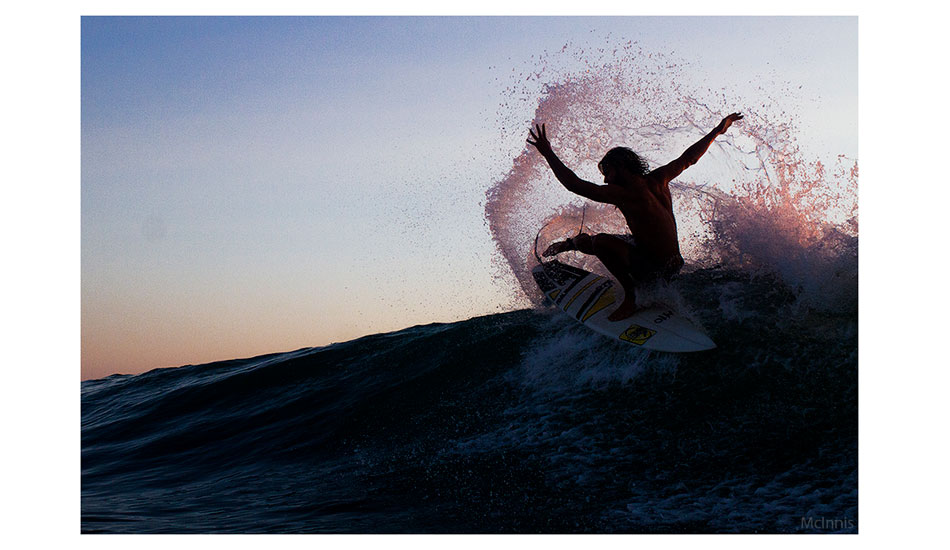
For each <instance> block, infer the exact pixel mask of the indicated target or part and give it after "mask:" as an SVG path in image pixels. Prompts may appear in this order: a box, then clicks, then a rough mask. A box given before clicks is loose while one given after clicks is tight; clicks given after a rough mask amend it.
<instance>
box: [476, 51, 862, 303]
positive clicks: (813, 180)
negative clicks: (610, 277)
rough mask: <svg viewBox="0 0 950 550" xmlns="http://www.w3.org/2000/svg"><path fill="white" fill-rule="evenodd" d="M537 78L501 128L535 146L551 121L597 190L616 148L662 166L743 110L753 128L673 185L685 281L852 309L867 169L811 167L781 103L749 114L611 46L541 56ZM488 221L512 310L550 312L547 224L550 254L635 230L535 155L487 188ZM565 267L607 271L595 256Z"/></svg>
mask: <svg viewBox="0 0 950 550" xmlns="http://www.w3.org/2000/svg"><path fill="white" fill-rule="evenodd" d="M539 67H540V69H538V70H536V71H533V72H530V73H529V74H521V75H518V76H519V80H518V81H517V82H516V83H513V84H512V85H511V86H509V87H508V89H507V90H506V92H507V93H508V94H509V95H510V97H511V101H510V102H508V103H506V104H505V105H503V106H502V108H501V109H500V110H499V113H498V117H499V119H500V121H499V127H500V128H502V132H506V133H511V132H514V133H519V132H520V133H522V134H524V135H525V136H527V131H528V129H529V128H530V127H531V125H532V124H534V123H538V124H540V123H542V122H543V123H545V124H546V126H547V129H548V136H549V138H550V139H551V141H552V144H553V146H554V149H555V151H556V152H557V153H558V155H559V157H560V158H561V159H562V160H563V161H564V162H565V164H567V165H568V166H569V167H571V168H572V169H574V170H575V172H576V173H577V174H578V175H579V176H580V177H581V178H583V179H587V180H589V181H595V182H599V181H600V179H599V178H600V176H599V174H598V173H597V171H596V165H597V162H598V161H599V160H600V159H601V158H602V157H603V155H604V154H605V153H606V152H607V151H608V150H609V149H610V148H612V147H615V146H621V145H623V146H628V147H631V148H632V149H634V150H635V151H637V152H638V153H639V154H640V155H641V156H642V157H643V158H645V159H646V160H647V161H648V163H649V165H650V167H651V168H656V167H658V166H661V165H663V164H666V163H668V162H670V161H672V160H674V159H675V158H677V157H678V156H679V155H680V154H681V153H682V152H683V151H684V150H685V149H686V148H687V147H689V146H690V145H692V144H693V143H694V142H696V141H697V140H699V139H700V138H701V137H702V136H704V135H705V134H706V133H708V132H709V131H710V130H711V129H712V128H713V127H714V126H715V125H716V124H718V122H719V121H720V120H721V118H722V117H723V116H724V115H725V114H728V113H730V112H734V111H741V112H742V113H743V114H744V115H745V118H744V120H742V121H741V122H739V123H737V124H735V125H733V126H732V128H730V129H729V131H728V132H727V134H725V135H722V136H719V137H718V138H717V139H716V141H715V142H714V143H713V145H712V146H711V147H710V149H709V151H708V152H707V153H706V155H705V156H704V157H703V158H702V159H701V160H700V161H699V163H698V164H696V165H694V166H692V167H690V168H689V169H688V170H687V171H686V172H684V173H683V174H681V175H680V176H679V177H678V178H677V179H676V180H674V181H673V182H672V183H671V186H670V187H671V193H672V195H673V205H674V213H675V215H676V219H677V224H678V230H679V237H680V247H681V250H682V253H683V256H684V258H685V260H686V262H687V267H686V271H689V270H695V269H697V268H709V267H714V266H721V267H724V268H733V269H741V270H744V271H751V272H754V273H763V272H768V273H774V274H778V275H779V276H780V277H781V278H782V280H783V281H784V282H785V283H786V284H787V285H788V286H789V287H791V288H793V289H795V290H796V291H797V292H798V297H799V301H800V303H801V304H802V305H803V306H805V307H807V308H810V309H815V308H817V309H822V308H827V309H831V310H833V311H837V312H850V311H853V310H855V309H856V307H857V236H858V200H857V178H858V165H857V161H856V160H855V159H852V158H848V157H846V156H844V155H838V156H837V158H836V160H835V161H834V164H833V165H832V166H826V164H825V163H823V162H822V161H821V160H817V159H816V160H812V159H808V158H805V155H804V154H803V153H802V151H801V149H800V147H799V146H798V145H797V135H796V125H795V120H794V117H793V116H792V115H790V114H788V113H787V112H786V111H785V110H784V108H783V107H782V98H781V97H778V98H774V99H773V100H771V101H769V102H758V103H756V104H753V105H744V104H743V103H742V102H743V99H742V98H741V97H739V96H738V94H735V93H729V94H727V93H726V92H725V91H724V90H723V89H719V90H714V89H709V88H701V87H690V86H688V85H687V84H685V83H686V82H688V78H685V76H686V75H687V72H688V70H689V67H688V65H687V64H686V63H685V62H683V61H681V60H677V59H675V58H674V57H673V56H672V55H666V54H659V53H656V52H646V51H644V50H643V49H642V48H641V47H640V46H639V45H638V44H637V43H636V42H632V41H629V42H625V43H622V44H611V39H610V37H607V38H606V41H605V44H603V45H601V47H597V46H590V45H589V44H588V45H585V46H577V45H574V44H567V45H565V46H564V48H562V49H561V50H560V51H558V52H555V53H553V54H550V53H546V54H544V55H543V56H541V58H540V60H539ZM758 91H759V92H761V89H760V90H758ZM532 100H536V101H537V102H538V104H537V108H536V109H535V112H534V116H533V119H532V120H523V116H522V115H520V114H519V111H518V109H517V108H516V106H517V105H518V104H519V103H520V102H524V101H532ZM485 212H486V218H487V220H488V225H489V228H490V230H491V232H492V236H493V238H494V240H495V243H496V245H497V249H498V252H499V254H498V256H497V257H496V258H495V263H496V265H495V269H496V272H497V274H498V275H497V277H498V278H500V279H504V280H505V282H506V283H507V284H508V285H509V286H510V288H512V289H513V291H512V293H511V294H512V299H511V301H512V304H513V305H528V304H530V305H540V304H541V303H543V296H542V295H541V294H540V292H538V291H537V289H536V286H535V284H534V282H533V280H532V277H531V269H532V267H534V266H535V265H537V260H536V259H535V256H534V250H533V245H534V242H535V237H536V236H537V235H538V231H539V229H541V228H542V226H543V227H544V230H543V231H542V232H541V234H540V238H539V241H540V243H542V244H541V248H542V249H543V246H544V245H545V244H546V243H549V242H551V241H552V240H555V239H559V238H564V237H566V236H571V235H573V234H576V233H577V232H578V231H579V230H580V229H581V227H582V225H583V229H584V231H585V232H588V233H597V232H606V233H624V232H628V229H627V228H626V225H625V223H624V221H623V218H622V216H621V215H620V213H619V212H618V211H617V210H616V208H615V207H613V206H610V205H603V204H597V203H592V202H590V201H585V200H584V199H582V198H580V197H577V196H575V195H572V194H570V193H569V192H568V191H566V190H564V189H563V188H562V187H561V185H560V184H559V183H558V182H557V180H556V179H555V178H554V176H553V174H551V172H550V169H549V168H548V166H547V163H546V162H545V161H544V159H543V158H542V157H541V155H539V154H537V152H536V151H534V150H533V149H532V148H530V147H528V146H525V148H524V149H523V150H522V151H521V152H520V153H519V154H518V155H517V156H516V157H515V158H514V159H513V160H512V164H511V168H510V170H509V171H508V172H507V173H506V174H505V175H504V177H502V178H501V179H500V180H499V181H497V182H496V183H495V184H494V185H493V186H492V187H491V189H489V190H488V192H487V201H486V207H485ZM567 257H568V258H569V259H568V261H569V262H571V263H574V264H576V265H581V266H583V267H586V268H588V269H591V270H595V271H600V272H601V273H605V272H604V270H603V268H602V267H601V266H600V264H599V262H597V261H596V260H592V259H591V258H589V257H584V256H583V255H580V254H578V253H568V255H567ZM512 276H513V279H512Z"/></svg>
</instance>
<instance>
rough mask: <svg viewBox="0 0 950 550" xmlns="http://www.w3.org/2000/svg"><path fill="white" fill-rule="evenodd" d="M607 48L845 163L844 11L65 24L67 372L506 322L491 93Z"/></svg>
mask: <svg viewBox="0 0 950 550" xmlns="http://www.w3.org/2000/svg"><path fill="white" fill-rule="evenodd" d="M607 34H610V35H611V37H612V38H611V39H610V40H615V41H616V42H617V43H623V42H627V41H628V40H637V41H639V43H640V45H641V46H642V47H643V49H644V50H646V51H657V52H675V54H676V55H677V56H679V57H680V58H682V59H684V60H686V61H687V62H688V63H689V64H690V74H691V76H692V77H693V78H695V79H696V82H699V83H702V84H705V85H707V86H710V87H715V88H719V87H720V86H724V87H730V86H731V87H733V88H739V87H743V86H744V87H747V88H749V89H753V88H761V87H763V86H764V87H765V88H766V90H767V91H769V87H772V88H774V89H773V90H771V92H773V93H784V94H786V95H785V97H787V98H788V101H789V105H788V110H789V112H790V113H792V114H794V116H795V117H796V119H797V120H798V122H799V124H800V131H801V133H802V134H804V135H808V136H809V139H808V140H807V142H806V143H803V145H802V147H803V150H804V151H805V152H806V153H807V154H810V155H812V156H813V157H817V158H822V159H825V160H827V159H832V158H834V156H835V155H837V154H845V155H848V156H851V157H855V158H856V157H857V137H856V136H857V82H858V81H857V69H858V64H857V51H858V50H857V48H858V24H857V19H856V18H798V17H781V18H779V17H770V18H746V17H739V18H720V17H717V18H699V17H679V18H619V17H613V18H587V17H585V18H507V17H495V18H326V17H324V18H95V17H93V18H89V17H85V18H83V19H82V47H81V49H82V86H81V88H82V89H81V91H82V99H81V104H82V185H81V201H82V202H81V247H82V250H81V254H82V266H81V273H82V280H81V296H82V298H81V299H82V312H81V323H82V336H81V340H82V378H83V379H88V378H99V377H102V376H106V375H109V374H112V373H138V372H143V371H145V370H149V369H151V368H155V367H163V366H178V365H183V364H189V363H193V364H194V363H204V362H209V361H215V360H223V359H232V358H238V357H248V356H252V355H258V354H263V353H271V352H279V351H288V350H292V349H297V348H301V347H307V346H320V345H325V344H328V343H331V342H335V341H344V340H349V339H352V338H355V337H358V336H361V335H365V334H371V333H378V332H385V331H390V330H396V329H400V328H404V327H407V326H411V325H414V324H420V323H430V322H436V321H438V322H447V321H455V320H460V319H465V318H468V317H472V316H475V315H480V314H486V313H494V312H498V311H503V310H505V309H507V308H508V307H509V306H508V304H510V303H511V289H509V288H506V287H502V286H500V285H498V284H497V283H496V282H495V281H494V280H493V275H494V272H493V268H492V265H491V259H492V256H493V251H494V244H493V242H492V239H491V235H490V233H489V231H488V228H487V225H486V223H485V220H484V202H485V191H486V190H487V189H488V188H490V187H491V185H492V184H493V183H494V182H495V181H496V180H497V179H499V178H500V177H501V176H503V175H504V174H505V173H506V172H507V171H508V169H510V161H511V159H513V158H514V157H516V156H517V155H518V154H519V153H520V152H521V150H522V149H523V148H524V146H525V145H524V141H523V137H521V136H519V137H517V138H511V137H506V136H509V134H510V132H503V131H502V130H501V129H500V128H499V127H498V125H499V117H498V113H499V109H500V105H502V104H503V103H504V102H506V101H507V100H508V99H510V98H509V96H506V92H505V89H506V87H507V86H509V85H510V84H511V83H512V80H511V79H512V75H513V74H515V75H517V74H518V73H519V72H521V71H524V70H529V69H531V68H532V63H534V62H535V61H533V59H532V56H534V59H537V57H538V55H539V54H540V53H541V52H544V51H548V52H555V51H558V50H560V49H561V48H562V47H563V46H564V45H565V44H566V43H567V42H569V41H573V42H575V43H578V42H579V43H584V42H585V41H592V43H600V42H599V41H602V40H603V39H604V38H603V37H604V36H606V35H607ZM789 86H791V90H793V91H791V92H787V91H785V92H783V91H782V90H785V89H786V88H788V87H789ZM536 105H537V103H536V102H534V103H532V102H530V101H528V102H526V103H525V104H524V105H523V107H515V109H518V108H523V113H522V114H523V117H524V120H525V121H526V122H527V121H528V120H530V117H531V114H532V113H533V110H534V107H535V106H536ZM751 108H754V106H751V105H736V110H748V109H751ZM506 113H507V114H508V115H510V114H511V112H510V110H509V111H506ZM515 118H517V117H515ZM526 133H527V126H525V134H526Z"/></svg>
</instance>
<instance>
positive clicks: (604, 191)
mask: <svg viewBox="0 0 950 550" xmlns="http://www.w3.org/2000/svg"><path fill="white" fill-rule="evenodd" d="M530 134H531V138H530V139H528V143H529V144H531V145H534V147H535V148H536V149H537V150H538V152H539V153H541V156H543V157H544V160H546V161H548V166H550V167H551V171H552V172H554V177H556V178H557V180H558V181H559V182H561V185H563V186H564V188H565V189H567V190H568V191H570V192H571V193H575V194H577V195H580V196H582V197H586V198H588V199H590V200H592V201H597V202H606V203H610V204H616V201H617V200H618V198H619V197H617V193H616V190H615V189H614V188H612V187H610V186H609V185H597V184H594V183H591V182H589V181H585V180H582V179H581V178H579V177H577V174H575V173H574V171H573V170H571V169H570V168H568V167H567V166H565V165H564V163H563V162H561V159H559V158H557V155H555V154H554V151H553V150H552V149H551V142H549V141H548V136H547V129H546V128H545V127H544V125H543V124H541V125H535V129H534V130H531V131H530ZM532 140H533V141H532Z"/></svg>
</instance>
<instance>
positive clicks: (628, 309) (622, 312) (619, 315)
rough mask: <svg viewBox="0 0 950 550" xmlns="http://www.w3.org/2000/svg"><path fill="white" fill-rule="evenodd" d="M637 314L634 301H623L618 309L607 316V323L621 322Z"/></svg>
mask: <svg viewBox="0 0 950 550" xmlns="http://www.w3.org/2000/svg"><path fill="white" fill-rule="evenodd" d="M636 312H637V302H636V300H624V301H623V303H622V304H620V307H618V308H617V309H616V310H614V312H613V313H611V314H610V315H608V316H607V320H608V321H623V320H624V319H626V318H627V317H630V316H631V315H633V314H634V313H636Z"/></svg>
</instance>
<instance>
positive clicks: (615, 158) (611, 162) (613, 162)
mask: <svg viewBox="0 0 950 550" xmlns="http://www.w3.org/2000/svg"><path fill="white" fill-rule="evenodd" d="M611 168H613V169H616V170H626V171H629V172H630V173H631V174H633V175H635V176H645V175H647V173H648V172H649V171H650V168H649V167H648V166H647V161H645V160H643V159H642V158H640V155H638V154H636V153H634V152H633V151H631V150H630V149H628V148H626V147H614V148H613V149H611V150H610V151H607V154H606V155H604V158H602V159H601V160H600V162H598V163H597V169H598V170H600V173H601V174H603V175H604V176H605V177H606V176H607V171H608V170H609V169H611ZM604 181H606V179H605V180H604ZM607 183H611V182H607Z"/></svg>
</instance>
